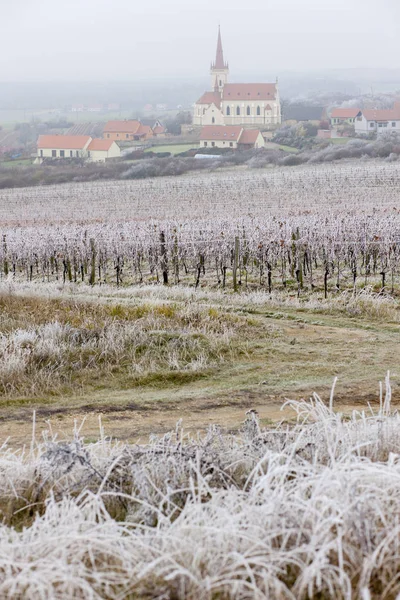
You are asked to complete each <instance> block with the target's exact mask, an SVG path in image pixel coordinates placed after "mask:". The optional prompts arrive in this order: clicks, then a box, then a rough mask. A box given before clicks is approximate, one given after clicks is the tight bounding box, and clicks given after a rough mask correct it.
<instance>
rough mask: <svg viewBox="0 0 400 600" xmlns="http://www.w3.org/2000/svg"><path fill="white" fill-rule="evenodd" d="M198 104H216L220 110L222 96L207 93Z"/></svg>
mask: <svg viewBox="0 0 400 600" xmlns="http://www.w3.org/2000/svg"><path fill="white" fill-rule="evenodd" d="M196 104H215V106H216V107H217V108H220V107H221V94H220V93H219V92H205V94H203V95H202V97H201V98H200V100H197V102H196Z"/></svg>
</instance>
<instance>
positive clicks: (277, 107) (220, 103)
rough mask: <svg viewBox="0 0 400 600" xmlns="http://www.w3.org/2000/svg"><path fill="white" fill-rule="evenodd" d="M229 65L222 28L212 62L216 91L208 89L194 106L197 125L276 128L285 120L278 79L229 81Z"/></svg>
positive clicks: (212, 84) (212, 78) (212, 83)
mask: <svg viewBox="0 0 400 600" xmlns="http://www.w3.org/2000/svg"><path fill="white" fill-rule="evenodd" d="M228 78H229V65H228V63H227V62H225V60H224V52H223V48H222V39H221V29H219V31H218V42H217V53H216V57H215V62H214V63H212V64H211V87H212V90H213V91H212V92H205V93H204V94H203V95H202V97H201V98H200V99H199V100H198V101H197V102H196V104H195V107H194V115H193V124H194V125H200V126H204V125H241V126H242V127H257V128H259V129H263V130H266V129H273V128H274V127H275V126H277V125H280V123H281V104H280V100H279V91H278V84H277V83H229V82H228Z"/></svg>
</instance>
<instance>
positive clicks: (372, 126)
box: [354, 102, 400, 135]
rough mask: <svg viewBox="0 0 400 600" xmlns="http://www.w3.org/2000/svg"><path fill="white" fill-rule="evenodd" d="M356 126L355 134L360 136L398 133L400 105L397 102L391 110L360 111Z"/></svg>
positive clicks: (371, 109) (369, 109) (399, 128)
mask: <svg viewBox="0 0 400 600" xmlns="http://www.w3.org/2000/svg"><path fill="white" fill-rule="evenodd" d="M354 125H355V132H356V133H358V134H360V135H368V134H369V133H377V134H378V135H380V134H382V133H398V132H400V103H399V102H396V103H395V104H394V106H393V108H390V109H374V108H366V109H363V110H360V111H359V112H358V114H357V117H356V120H355V124H354Z"/></svg>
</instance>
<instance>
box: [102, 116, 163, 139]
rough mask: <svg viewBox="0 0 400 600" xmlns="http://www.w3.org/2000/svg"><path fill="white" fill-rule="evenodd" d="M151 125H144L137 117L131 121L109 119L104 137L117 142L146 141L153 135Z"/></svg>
mask: <svg viewBox="0 0 400 600" xmlns="http://www.w3.org/2000/svg"><path fill="white" fill-rule="evenodd" d="M153 135H154V134H153V130H152V128H151V127H150V126H149V125H143V124H142V123H141V122H140V121H138V120H137V119H132V120H130V121H128V120H125V121H108V123H106V124H105V126H104V132H103V138H104V139H108V140H114V141H115V142H128V141H144V140H148V139H150V138H152V137H153Z"/></svg>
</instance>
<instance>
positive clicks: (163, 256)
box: [160, 231, 168, 285]
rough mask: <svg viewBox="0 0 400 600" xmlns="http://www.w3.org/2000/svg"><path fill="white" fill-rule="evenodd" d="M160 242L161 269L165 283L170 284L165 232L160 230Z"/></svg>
mask: <svg viewBox="0 0 400 600" xmlns="http://www.w3.org/2000/svg"><path fill="white" fill-rule="evenodd" d="M160 244H161V270H162V274H163V283H164V285H168V262H167V248H166V245H165V233H164V232H163V231H161V232H160Z"/></svg>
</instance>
